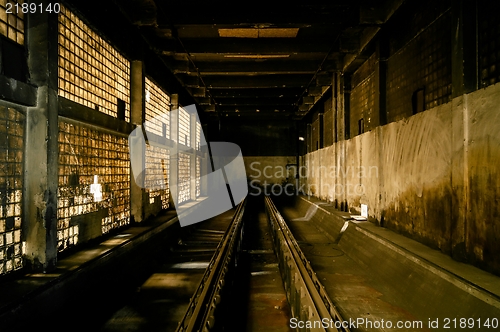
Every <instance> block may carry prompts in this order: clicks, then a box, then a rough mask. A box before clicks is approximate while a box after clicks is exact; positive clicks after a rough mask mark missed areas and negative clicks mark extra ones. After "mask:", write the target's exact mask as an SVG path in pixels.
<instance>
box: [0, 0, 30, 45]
mask: <svg viewBox="0 0 500 332" xmlns="http://www.w3.org/2000/svg"><path fill="white" fill-rule="evenodd" d="M23 3H24V1H23V0H17V1H16V0H0V35H3V36H5V37H7V38H9V39H10V40H12V41H15V42H16V43H18V44H21V45H24V14H23V11H22V4H23ZM16 4H17V7H16ZM20 5H21V8H20V7H19V6H20ZM25 5H26V4H25ZM17 8H20V9H21V10H18V9H17Z"/></svg>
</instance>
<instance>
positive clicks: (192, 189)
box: [189, 114, 198, 200]
mask: <svg viewBox="0 0 500 332" xmlns="http://www.w3.org/2000/svg"><path fill="white" fill-rule="evenodd" d="M189 118H190V119H189V120H190V121H189V136H190V140H191V148H192V149H191V151H192V154H191V163H190V165H189V166H190V172H191V175H190V178H191V186H190V193H189V196H190V197H191V199H192V200H195V199H196V119H197V118H198V117H197V116H196V114H189Z"/></svg>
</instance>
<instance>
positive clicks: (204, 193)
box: [200, 124, 212, 196]
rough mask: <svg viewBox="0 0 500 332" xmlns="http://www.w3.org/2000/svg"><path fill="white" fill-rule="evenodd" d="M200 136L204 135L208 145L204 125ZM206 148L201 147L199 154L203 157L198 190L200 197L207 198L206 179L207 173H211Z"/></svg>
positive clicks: (206, 131)
mask: <svg viewBox="0 0 500 332" xmlns="http://www.w3.org/2000/svg"><path fill="white" fill-rule="evenodd" d="M201 134H202V135H205V141H206V142H207V145H208V143H209V142H208V125H207V124H204V125H202V133H201ZM201 141H202V142H203V141H204V140H203V137H202V138H201ZM207 145H206V146H201V152H202V154H203V157H202V159H201V170H200V174H201V181H200V187H201V188H200V189H201V196H207V195H208V179H207V176H205V175H208V173H209V172H211V171H212V166H211V164H210V163H211V160H210V155H209V154H208V148H207Z"/></svg>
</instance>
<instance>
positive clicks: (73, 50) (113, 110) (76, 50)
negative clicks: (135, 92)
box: [59, 6, 130, 121]
mask: <svg viewBox="0 0 500 332" xmlns="http://www.w3.org/2000/svg"><path fill="white" fill-rule="evenodd" d="M59 96H61V97H64V98H66V99H69V100H72V101H74V102H77V103H79V104H82V105H85V106H87V107H90V108H94V109H96V110H98V111H100V112H103V113H105V114H108V115H111V116H113V117H116V118H120V119H124V120H126V121H129V120H130V62H129V61H128V60H127V59H125V57H124V56H122V55H121V54H120V53H119V52H118V51H117V50H116V49H115V48H114V47H113V46H111V45H110V44H109V43H108V42H106V41H105V40H104V39H103V38H101V37H100V36H99V35H98V34H97V33H95V32H94V31H93V30H92V29H91V28H90V27H89V26H87V25H86V24H85V23H84V22H83V21H82V20H81V19H80V18H78V17H77V16H76V15H75V14H73V13H72V12H71V11H69V10H68V9H67V8H65V7H64V6H61V13H60V14H59Z"/></svg>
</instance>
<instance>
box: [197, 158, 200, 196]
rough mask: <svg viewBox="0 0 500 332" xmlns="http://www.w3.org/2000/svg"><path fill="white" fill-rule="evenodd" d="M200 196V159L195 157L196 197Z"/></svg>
mask: <svg viewBox="0 0 500 332" xmlns="http://www.w3.org/2000/svg"><path fill="white" fill-rule="evenodd" d="M200 195H201V157H200V156H196V197H199V196H200Z"/></svg>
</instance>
